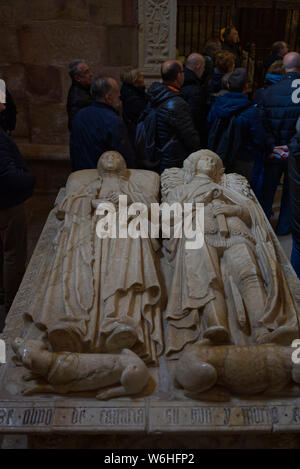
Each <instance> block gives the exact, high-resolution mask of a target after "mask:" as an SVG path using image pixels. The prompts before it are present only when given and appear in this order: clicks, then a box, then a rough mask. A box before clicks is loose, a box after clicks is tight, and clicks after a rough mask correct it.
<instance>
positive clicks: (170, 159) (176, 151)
mask: <svg viewBox="0 0 300 469" xmlns="http://www.w3.org/2000/svg"><path fill="white" fill-rule="evenodd" d="M161 76H162V80H163V83H158V82H154V83H152V85H151V86H150V88H149V90H148V95H149V98H150V104H149V106H148V108H147V109H146V111H145V113H146V112H147V110H148V111H149V112H150V111H151V109H155V111H156V134H155V135H154V136H153V138H154V139H155V145H156V147H157V148H159V149H160V153H161V155H162V156H161V159H160V163H159V168H158V172H159V173H162V172H163V171H164V170H165V169H166V168H173V167H177V168H182V165H183V162H184V160H185V159H186V158H187V157H188V156H189V155H190V154H191V153H193V152H194V151H197V150H199V149H200V148H201V144H200V137H199V134H198V132H197V130H196V129H195V126H194V123H193V119H192V114H191V111H190V107H189V105H188V103H187V102H186V100H185V99H184V96H183V94H182V92H181V88H182V85H183V83H184V70H183V66H182V64H181V63H180V62H178V61H177V60H168V61H166V62H164V63H163V64H162V67H161Z"/></svg>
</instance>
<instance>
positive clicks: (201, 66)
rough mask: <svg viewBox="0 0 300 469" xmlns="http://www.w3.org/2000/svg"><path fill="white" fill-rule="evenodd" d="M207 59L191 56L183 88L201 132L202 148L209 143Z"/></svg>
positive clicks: (185, 71)
mask: <svg viewBox="0 0 300 469" xmlns="http://www.w3.org/2000/svg"><path fill="white" fill-rule="evenodd" d="M204 70H205V59H204V57H203V56H202V55H201V54H196V53H193V54H190V55H189V56H188V58H187V60H186V66H185V70H184V84H183V86H182V88H181V91H182V94H183V96H184V98H185V100H186V101H187V102H188V103H189V105H190V109H191V113H192V117H193V122H194V125H195V128H196V130H197V131H198V132H199V135H200V140H201V144H202V146H204V143H205V142H206V141H207V135H206V96H205V89H204V85H203V83H202V80H201V78H202V76H203V73H204Z"/></svg>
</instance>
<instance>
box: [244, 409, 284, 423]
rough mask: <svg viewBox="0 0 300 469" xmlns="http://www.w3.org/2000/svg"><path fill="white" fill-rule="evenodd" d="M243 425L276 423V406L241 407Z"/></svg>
mask: <svg viewBox="0 0 300 469" xmlns="http://www.w3.org/2000/svg"><path fill="white" fill-rule="evenodd" d="M242 413H243V418H244V422H243V423H244V425H262V424H270V423H278V422H279V416H278V408H277V407H271V408H270V407H243V408H242Z"/></svg>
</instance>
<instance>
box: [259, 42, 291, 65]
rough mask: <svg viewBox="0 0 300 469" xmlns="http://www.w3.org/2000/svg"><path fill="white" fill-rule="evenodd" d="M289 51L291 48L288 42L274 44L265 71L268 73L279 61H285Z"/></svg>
mask: <svg viewBox="0 0 300 469" xmlns="http://www.w3.org/2000/svg"><path fill="white" fill-rule="evenodd" d="M288 51H289V48H288V45H287V43H286V42H284V41H276V42H274V44H273V45H272V54H271V55H270V57H268V58H267V60H266V61H265V64H264V69H265V71H266V72H267V70H268V69H269V68H270V67H271V65H272V64H273V63H274V62H276V61H277V60H283V57H284V56H285V55H286V54H287V53H288Z"/></svg>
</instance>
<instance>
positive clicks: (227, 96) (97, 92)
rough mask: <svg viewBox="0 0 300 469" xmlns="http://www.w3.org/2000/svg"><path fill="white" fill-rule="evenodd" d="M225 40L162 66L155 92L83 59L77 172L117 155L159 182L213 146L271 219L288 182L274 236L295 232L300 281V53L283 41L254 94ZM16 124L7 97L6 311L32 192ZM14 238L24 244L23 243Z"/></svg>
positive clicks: (230, 36) (0, 162)
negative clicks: (97, 71) (98, 70)
mask: <svg viewBox="0 0 300 469" xmlns="http://www.w3.org/2000/svg"><path fill="white" fill-rule="evenodd" d="M222 39H223V42H222V43H221V42H220V41H219V40H211V41H209V42H208V43H207V44H206V46H205V48H204V49H203V51H202V54H200V53H198V52H194V53H191V54H190V55H189V56H188V57H187V58H186V60H185V64H184V65H183V64H182V62H181V61H179V60H168V61H166V62H164V63H163V64H162V66H161V81H156V82H154V83H152V84H151V85H150V86H149V87H148V89H147V90H146V87H145V82H144V77H143V74H142V73H141V71H139V70H137V69H134V70H133V69H130V70H125V71H123V72H122V73H121V76H120V80H121V83H122V85H121V89H120V87H119V84H118V82H117V81H116V80H115V79H114V78H112V77H104V76H97V77H95V78H94V77H93V74H92V72H91V70H90V69H89V66H88V64H87V63H86V61H85V60H84V59H77V60H75V61H73V62H72V63H71V64H70V66H69V75H70V78H71V80H72V84H71V87H70V90H69V94H68V99H67V113H68V126H69V131H70V158H71V165H72V170H73V171H77V170H82V169H91V168H96V167H97V162H98V159H99V157H100V156H101V154H102V153H104V152H105V151H108V150H115V151H118V152H120V153H121V154H122V155H123V157H124V158H125V160H126V163H127V166H128V168H140V169H151V170H154V171H156V172H158V173H159V174H161V173H162V172H163V171H164V170H165V169H167V168H172V167H182V166H183V162H184V160H185V159H186V158H187V157H188V156H189V155H190V154H191V153H193V152H195V151H197V150H199V149H203V148H209V149H211V150H213V151H215V152H216V153H218V154H219V155H220V156H221V158H222V160H223V163H224V166H225V169H226V171H227V172H236V173H239V174H241V175H243V176H245V177H246V178H247V179H248V181H249V183H250V185H251V187H252V189H253V191H254V193H255V194H256V196H257V198H258V200H259V202H260V203H261V205H262V207H263V209H264V211H265V213H266V216H267V218H268V219H270V218H271V217H272V213H273V212H272V207H273V202H274V196H275V192H276V189H277V187H278V185H279V184H280V181H281V180H282V177H283V178H284V179H283V191H282V192H283V195H282V202H281V209H280V215H279V220H278V225H277V228H276V232H277V234H278V235H285V234H288V233H290V232H291V231H292V232H293V251H292V257H291V262H292V265H293V266H294V268H295V271H296V273H297V275H298V277H299V278H300V210H299V203H298V200H299V197H300V121H299V122H298V127H297V128H296V124H297V121H298V118H299V116H300V92H299V93H298V94H297V87H298V88H299V86H300V54H299V53H297V52H294V51H291V52H289V51H288V46H287V44H286V43H285V42H283V41H278V42H276V43H274V44H273V47H272V51H271V54H270V56H269V57H268V59H267V60H266V62H265V83H264V86H263V88H261V89H259V90H257V91H256V93H255V94H254V96H253V93H252V92H250V90H249V86H248V81H249V74H248V72H247V70H246V69H245V68H243V67H242V65H243V60H242V51H241V48H240V46H239V38H238V32H237V30H236V29H235V28H234V27H229V28H226V29H225V30H224V31H223V38H222ZM14 126H15V106H14V104H13V100H12V97H11V96H10V95H9V93H8V91H7V97H6V103H5V104H0V179H1V184H0V186H1V199H0V204H1V205H0V237H1V238H0V239H1V255H2V265H4V268H3V269H2V270H1V276H2V277H1V278H0V295H1V291H2V292H4V301H5V305H6V309H7V310H8V309H9V307H10V305H11V302H12V298H13V296H14V293H15V292H16V289H17V288H18V286H19V283H20V278H21V277H22V273H23V272H24V268H25V260H24V253H25V252H26V230H25V228H24V233H22V234H20V232H16V226H18V230H19V227H20V225H22V226H24V227H25V226H26V223H25V221H24V201H25V200H26V199H27V198H28V197H30V196H31V194H32V192H33V188H34V177H33V176H32V174H31V173H30V172H29V170H28V168H27V167H26V164H25V162H24V160H23V159H22V156H21V155H20V152H19V150H18V148H17V146H16V144H15V143H14V141H13V139H12V137H11V135H10V134H11V132H12V131H13V129H14ZM298 195H299V197H298ZM22 217H23V218H22ZM22 220H23V221H22ZM16 233H17V236H18V239H19V240H20V237H21V238H22V242H20V241H18V242H16ZM17 271H18V272H17ZM3 272H4V275H2V273H3ZM1 286H2V287H1ZM12 286H13V287H12ZM2 300H3V299H2ZM2 302H3V301H2Z"/></svg>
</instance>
